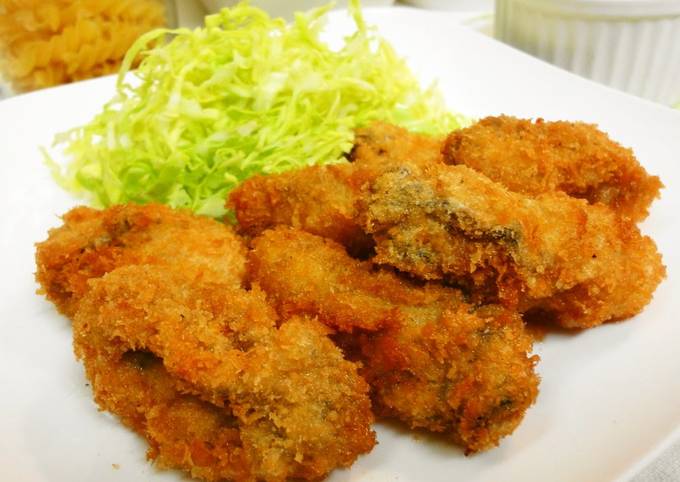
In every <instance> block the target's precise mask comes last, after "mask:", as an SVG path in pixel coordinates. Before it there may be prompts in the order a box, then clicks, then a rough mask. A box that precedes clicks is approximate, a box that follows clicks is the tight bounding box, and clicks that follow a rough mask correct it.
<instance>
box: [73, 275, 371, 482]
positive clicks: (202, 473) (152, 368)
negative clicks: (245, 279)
mask: <svg viewBox="0 0 680 482" xmlns="http://www.w3.org/2000/svg"><path fill="white" fill-rule="evenodd" d="M182 268H183V266H182V265H181V264H179V265H178V266H176V267H172V268H171V267H169V266H153V265H142V266H126V267H122V268H119V269H116V270H114V271H112V272H110V273H109V274H107V275H105V276H104V277H102V278H99V279H96V280H93V281H91V283H90V284H91V290H90V291H89V292H88V293H87V294H86V295H85V297H84V298H83V299H82V301H81V303H80V304H79V308H78V312H77V314H76V315H75V318H74V340H75V341H74V345H75V351H76V353H77V355H78V357H79V358H82V359H83V361H84V363H85V367H86V371H87V375H88V378H89V379H90V381H91V382H92V387H93V390H94V393H95V397H96V400H97V402H98V403H99V405H100V406H101V407H102V408H103V409H105V410H109V411H111V412H113V413H116V414H118V415H119V416H120V417H121V419H122V420H123V421H124V422H125V423H126V424H127V425H129V426H130V427H132V428H133V429H135V430H136V431H137V432H139V433H140V434H142V435H144V436H145V437H146V439H147V440H148V442H149V444H150V445H151V450H150V455H151V456H152V457H157V458H158V461H159V464H160V465H161V466H164V467H172V468H179V469H182V470H185V471H187V472H188V473H190V474H191V475H192V476H195V477H200V478H203V479H206V480H219V479H223V478H228V479H231V480H237V481H240V480H243V481H245V480H248V481H250V480H267V481H283V480H287V479H289V478H303V479H309V480H314V479H318V478H319V477H322V476H324V475H326V474H327V473H328V472H330V471H331V470H332V469H333V468H335V467H341V466H348V465H350V464H351V463H352V462H353V461H354V460H355V459H356V457H357V456H358V455H359V454H361V453H364V452H367V451H369V450H370V449H371V448H372V447H373V445H374V443H375V439H374V434H373V432H372V431H371V429H370V424H371V422H372V414H371V410H370V402H369V400H368V397H367V392H368V386H367V385H366V383H365V382H364V381H363V380H362V379H361V378H360V377H359V376H358V374H357V370H356V366H355V365H354V364H353V363H351V362H348V361H345V360H344V359H343V356H342V353H341V352H340V350H339V349H338V348H336V347H335V346H334V345H333V343H332V342H331V341H330V340H329V339H328V337H327V336H326V334H327V329H326V328H325V327H323V325H321V324H319V323H318V322H315V321H312V320H308V319H304V318H299V317H296V318H291V319H290V320H288V321H287V322H286V323H284V324H283V325H282V326H281V328H279V329H277V328H276V326H275V320H276V317H275V313H274V312H273V311H272V309H271V308H270V307H269V305H268V304H267V303H266V302H265V299H264V296H263V294H262V293H261V292H260V291H259V290H258V289H257V287H255V288H254V289H253V290H252V291H249V292H248V291H245V290H242V289H239V288H235V287H233V286H231V285H229V284H227V283H223V282H206V281H205V280H202V279H200V278H198V277H196V276H192V275H190V274H187V273H188V272H187V271H185V270H183V269H182ZM189 273H190V271H189ZM147 373H148V376H147Z"/></svg>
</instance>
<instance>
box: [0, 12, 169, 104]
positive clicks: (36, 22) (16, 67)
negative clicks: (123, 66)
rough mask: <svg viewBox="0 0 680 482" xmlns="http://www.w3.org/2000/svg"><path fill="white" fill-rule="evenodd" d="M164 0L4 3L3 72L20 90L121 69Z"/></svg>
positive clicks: (0, 15)
mask: <svg viewBox="0 0 680 482" xmlns="http://www.w3.org/2000/svg"><path fill="white" fill-rule="evenodd" d="M164 24H165V7H164V2H163V1H162V0H21V1H20V0H0V74H2V76H4V77H5V78H6V80H8V81H9V82H10V83H11V84H12V87H13V89H14V90H16V91H18V92H23V91H29V90H34V89H39V88H43V87H49V86H53V85H59V84H63V83H66V82H72V81H74V80H81V79H86V78H90V77H95V76H99V75H105V74H109V73H113V72H115V71H117V70H118V67H119V66H120V62H121V60H122V58H123V56H124V55H125V53H126V52H127V50H128V48H129V47H130V46H131V45H132V44H133V42H134V41H135V40H136V39H137V38H138V37H139V36H140V35H141V34H143V33H145V32H147V31H149V30H151V29H153V28H156V27H161V26H163V25H164Z"/></svg>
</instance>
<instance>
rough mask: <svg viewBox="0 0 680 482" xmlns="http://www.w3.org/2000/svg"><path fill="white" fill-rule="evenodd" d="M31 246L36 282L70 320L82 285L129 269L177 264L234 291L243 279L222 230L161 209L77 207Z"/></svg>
mask: <svg viewBox="0 0 680 482" xmlns="http://www.w3.org/2000/svg"><path fill="white" fill-rule="evenodd" d="M63 220H64V225H63V226H61V227H59V228H55V229H52V230H50V232H49V238H48V239H47V240H45V241H43V242H42V243H38V244H37V250H36V265H37V268H38V270H37V273H36V279H37V281H38V282H39V283H40V285H41V286H42V288H43V290H44V291H45V293H46V296H47V298H48V299H49V300H50V301H52V302H53V303H54V304H55V305H56V306H57V308H58V309H59V311H61V312H62V313H64V314H65V315H67V316H72V315H73V314H74V313H75V310H76V304H77V301H78V300H79V299H80V298H81V297H82V296H83V295H84V294H85V292H86V291H87V280H88V279H90V278H99V277H101V276H103V275H104V274H106V273H108V272H109V271H111V270H113V269H115V268H117V267H120V266H125V265H130V264H142V263H144V264H176V263H183V264H184V265H185V266H186V267H187V269H189V268H190V269H192V270H195V271H199V272H201V273H202V275H203V276H205V277H210V278H214V279H216V280H223V281H225V282H229V283H231V284H234V285H236V286H239V285H240V284H241V280H242V279H243V277H244V275H245V251H246V248H245V244H244V243H243V241H242V240H241V239H240V238H239V237H238V236H237V235H236V234H235V233H233V232H232V230H231V229H230V228H226V227H225V226H224V224H222V223H219V222H217V221H215V220H212V219H209V218H206V217H201V216H194V215H192V214H191V213H190V212H188V211H181V210H173V209H171V208H169V207H167V206H163V205H158V204H148V205H144V206H139V205H135V204H126V205H119V206H113V207H111V208H108V209H106V210H103V211H100V210H96V209H91V208H87V207H77V208H74V209H72V210H71V211H69V212H68V213H66V214H65V215H64V216H63Z"/></svg>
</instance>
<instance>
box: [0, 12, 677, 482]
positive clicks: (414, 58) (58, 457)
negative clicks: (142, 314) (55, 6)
mask: <svg viewBox="0 0 680 482" xmlns="http://www.w3.org/2000/svg"><path fill="white" fill-rule="evenodd" d="M368 18H369V20H370V21H371V22H374V23H377V24H379V25H380V27H381V32H382V33H383V34H384V35H385V36H386V37H388V38H389V39H391V40H392V41H393V43H394V45H395V47H397V49H398V51H399V52H401V53H402V54H404V55H406V56H407V57H408V58H409V59H410V62H411V64H412V66H413V68H414V69H415V70H416V71H417V72H419V73H420V74H421V75H422V76H423V78H424V79H431V78H433V77H439V79H440V84H441V86H442V88H443V90H444V91H445V93H446V95H447V99H448V102H449V104H450V105H451V106H452V107H454V108H455V109H457V110H459V111H462V112H466V113H468V114H471V115H478V116H481V115H488V114H499V113H510V114H514V115H518V116H544V117H546V118H549V119H572V120H576V119H582V120H586V121H589V122H596V123H599V124H600V125H601V126H602V128H603V129H605V130H606V131H607V132H609V133H610V134H611V135H612V136H613V137H614V138H615V139H618V140H620V141H621V142H622V143H624V144H626V145H629V146H632V147H633V148H634V149H635V151H636V153H637V155H638V157H639V159H640V161H641V162H642V163H643V164H644V165H645V166H646V167H647V169H648V170H649V171H650V172H652V173H655V174H658V175H660V176H661V178H662V179H663V182H664V183H665V184H666V189H665V190H664V192H663V198H662V199H661V200H660V201H658V202H656V203H655V205H654V208H653V209H652V213H651V216H650V217H649V219H648V220H647V221H646V222H645V223H644V225H643V228H644V230H645V231H646V232H647V233H649V234H651V235H653V237H654V238H655V239H656V241H657V243H658V245H659V249H660V250H661V251H662V253H663V254H664V260H665V263H666V264H667V266H668V272H669V274H668V279H667V280H666V281H665V282H664V283H663V284H662V285H661V286H660V287H659V289H658V290H657V292H656V296H655V298H654V301H653V302H652V304H651V305H650V306H649V307H648V308H647V309H646V310H645V311H644V313H643V314H641V315H640V316H638V317H636V318H635V319H632V320H629V321H626V322H624V323H618V324H611V325H607V326H603V327H600V328H597V329H593V330H589V331H586V332H584V333H581V334H577V335H564V334H551V335H549V336H548V337H547V338H546V340H545V341H544V342H542V343H540V344H538V345H537V347H536V351H537V352H538V353H539V354H540V355H541V357H542V361H541V363H540V364H539V367H538V369H539V371H540V373H541V375H542V377H543V381H542V383H541V393H540V396H539V397H538V401H537V403H536V405H535V406H534V407H532V408H531V409H530V410H529V411H528V412H527V415H526V418H525V420H524V422H523V423H522V425H521V426H520V427H519V429H518V430H517V431H516V432H515V433H514V434H513V435H512V436H511V437H508V438H506V439H505V440H504V441H503V442H502V443H501V446H500V447H499V448H497V449H494V450H491V451H489V452H486V453H483V454H479V455H475V456H471V457H465V456H463V455H462V453H461V451H460V450H459V449H458V448H456V447H455V446H453V445H449V444H446V443H443V442H442V441H441V440H435V439H430V438H429V437H427V436H422V435H420V436H417V437H415V436H413V435H412V434H410V433H408V432H407V431H404V430H401V429H399V428H395V427H392V426H390V427H388V426H383V425H379V426H378V428H377V430H378V433H379V440H380V444H379V445H378V446H377V447H376V448H375V449H374V450H373V452H372V453H371V454H370V455H368V456H365V457H362V458H361V459H360V460H359V461H358V462H357V463H356V464H355V465H354V466H353V467H352V468H351V470H346V471H338V472H336V473H334V474H333V476H332V478H331V480H333V481H335V482H337V481H350V480H352V481H397V480H398V481H401V482H405V481H435V482H436V481H450V480H459V481H522V482H526V481H586V480H587V481H605V480H613V479H617V478H619V477H623V476H624V474H626V473H628V474H630V473H632V471H634V470H635V469H636V467H639V465H640V464H641V463H642V462H643V461H644V460H643V459H644V458H645V457H647V456H648V455H649V454H650V453H651V452H653V451H655V450H658V449H659V447H660V446H661V445H662V444H663V443H664V441H666V442H668V441H669V440H670V439H671V433H672V432H673V431H674V429H675V428H676V427H678V426H680V350H678V341H679V340H680V322H678V319H677V317H678V314H680V296H678V292H679V291H680V280H679V279H678V273H679V272H680V259H679V258H678V255H679V253H680V249H679V248H678V246H680V230H679V229H678V227H677V225H674V222H675V221H677V219H678V213H679V212H680V196H679V193H680V179H679V175H680V168H678V158H679V157H680V113H678V112H675V111H672V110H671V109H667V108H664V107H660V106H657V105H654V104H651V103H648V102H646V101H643V100H639V99H636V98H633V97H629V96H626V95H625V94H621V93H618V92H616V91H613V90H610V89H608V88H605V87H602V86H599V85H597V84H594V83H592V82H589V81H587V80H583V79H580V78H578V77H575V76H572V75H570V74H567V73H565V72H564V71H561V70H559V69H557V68H554V67H551V66H549V65H548V64H545V63H542V62H540V61H538V60H535V59H533V58H531V57H528V56H526V55H524V54H521V53H519V52H517V51H515V50H513V49H511V48H509V47H506V46H504V45H502V44H500V43H497V42H495V41H493V40H491V39H489V38H487V37H485V36H483V35H480V34H477V33H474V32H472V31H470V30H466V29H464V28H460V27H456V26H455V25H453V24H452V22H450V21H449V20H448V19H447V16H446V14H442V13H437V14H433V13H428V12H419V11H414V10H406V9H391V10H390V9H388V10H376V11H371V12H369V14H368ZM348 25H349V23H348V21H347V20H346V19H345V18H344V17H342V15H341V14H337V15H336V16H335V17H334V22H332V27H333V31H334V32H336V33H337V32H338V31H339V30H342V29H343V28H347V27H348ZM112 86H113V81H112V79H111V78H105V79H100V80H95V81H88V82H83V83H79V84H74V85H69V86H66V87H60V88H56V89H52V90H46V91H43V92H38V93H34V94H30V95H25V96H19V97H15V98H12V99H8V100H5V101H2V102H0V133H1V134H0V135H1V136H2V137H1V139H0V206H1V207H2V221H1V222H0V242H1V243H2V244H0V387H1V388H0V390H2V394H1V395H0V479H2V480H8V481H10V480H11V481H68V482H76V481H89V480H99V481H123V480H125V481H129V480H145V481H149V480H153V481H155V480H158V481H160V480H180V479H181V476H180V475H178V473H175V472H159V471H157V470H155V469H154V468H153V466H151V465H149V464H148V463H147V462H146V461H145V458H144V452H145V444H144V443H143V441H142V440H141V438H140V437H138V436H136V435H134V434H133V433H131V432H130V431H128V430H127V429H125V428H123V427H122V426H121V425H120V424H119V423H118V422H117V421H116V420H115V419H114V418H113V417H112V416H110V415H108V414H105V413H100V412H98V411H97V409H96V406H95V404H94V402H93V401H92V397H91V394H90V390H89V388H88V387H87V386H86V380H85V378H84V376H83V370H82V368H81V366H80V365H79V364H78V363H77V362H76V361H75V360H74V357H73V355H72V352H71V331H70V326H69V322H68V321H67V320H66V319H64V318H62V317H60V316H58V315H57V313H56V312H55V310H54V308H53V307H52V306H51V305H50V304H49V303H48V302H46V301H45V300H43V299H42V298H40V297H38V296H36V295H35V294H34V291H35V289H36V284H35V282H34V281H33V275H32V273H33V271H34V262H33V243H34V242H36V241H38V240H42V239H44V238H45V236H46V231H47V229H48V227H51V226H55V225H57V224H59V220H58V218H57V215H58V214H60V213H63V212H64V211H65V210H67V208H69V207H70V206H72V205H74V204H75V202H76V201H75V200H74V199H72V198H71V197H70V196H69V195H67V194H66V193H64V192H62V191H61V190H60V189H59V188H58V187H57V186H56V185H55V184H54V182H53V181H52V180H51V179H50V176H49V173H48V171H47V169H46V168H45V166H44V165H43V164H42V162H41V156H40V153H39V151H38V146H40V145H48V144H49V143H50V142H51V139H52V136H53V134H54V133H56V132H58V131H62V130H64V129H66V128H68V127H71V126H75V125H78V124H81V123H83V122H85V121H87V120H88V119H89V118H90V117H91V116H92V115H93V114H94V113H95V112H97V111H98V109H99V106H101V104H102V103H103V102H104V101H106V100H107V99H108V98H109V97H110V96H111V94H112ZM676 435H678V433H677V432H676ZM113 464H117V465H116V467H117V468H116V467H114V466H113Z"/></svg>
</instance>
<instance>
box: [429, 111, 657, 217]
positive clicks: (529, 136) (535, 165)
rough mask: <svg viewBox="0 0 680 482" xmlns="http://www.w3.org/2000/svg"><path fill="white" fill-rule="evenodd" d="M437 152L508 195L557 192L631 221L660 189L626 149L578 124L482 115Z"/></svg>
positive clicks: (642, 214)
mask: <svg viewBox="0 0 680 482" xmlns="http://www.w3.org/2000/svg"><path fill="white" fill-rule="evenodd" d="M442 151H443V154H444V160H445V162H446V163H449V164H464V165H466V166H468V167H471V168H472V169H475V170H476V171H479V172H481V173H483V174H484V175H486V176H487V177H489V178H491V179H492V180H494V181H497V182H500V183H501V184H503V185H504V186H506V187H507V188H508V189H510V190H511V191H516V192H520V193H524V194H529V195H536V194H541V193H545V192H551V191H562V192H565V193H567V194H569V195H570V196H574V197H578V198H583V199H586V200H588V202H590V203H596V202H600V203H603V204H606V205H608V206H609V207H611V208H612V209H614V210H615V211H616V212H618V213H620V214H623V215H624V216H628V217H630V218H631V219H633V220H634V221H639V220H642V219H644V218H645V217H647V214H648V210H649V205H650V204H651V203H652V201H653V200H654V199H655V198H657V197H659V189H661V187H662V184H661V181H660V180H659V178H658V177H657V176H650V175H649V174H647V172H646V171H645V169H644V168H643V167H642V166H641V165H640V163H639V162H638V161H637V159H635V155H634V154H633V151H632V150H630V149H626V148H624V147H622V146H621V145H620V144H618V143H616V142H614V141H612V140H611V139H610V138H609V137H608V136H607V135H606V134H605V133H604V132H602V131H600V130H598V129H597V127H595V126H593V125H590V124H584V123H582V122H564V121H560V122H545V121H543V119H538V120H537V121H536V122H531V121H530V120H525V119H516V118H514V117H508V116H500V117H486V118H484V119H482V120H480V121H479V122H477V123H476V124H474V125H472V126H470V127H468V128H465V129H461V130H459V131H454V132H452V133H451V134H450V135H449V137H448V138H447V139H446V142H445V144H444V146H443V148H442Z"/></svg>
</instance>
